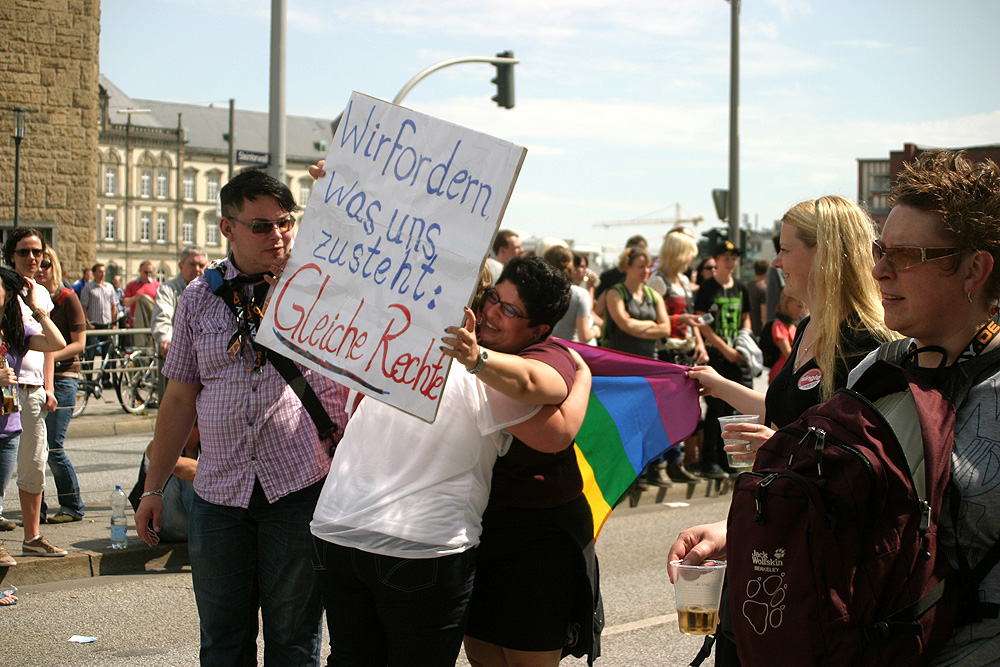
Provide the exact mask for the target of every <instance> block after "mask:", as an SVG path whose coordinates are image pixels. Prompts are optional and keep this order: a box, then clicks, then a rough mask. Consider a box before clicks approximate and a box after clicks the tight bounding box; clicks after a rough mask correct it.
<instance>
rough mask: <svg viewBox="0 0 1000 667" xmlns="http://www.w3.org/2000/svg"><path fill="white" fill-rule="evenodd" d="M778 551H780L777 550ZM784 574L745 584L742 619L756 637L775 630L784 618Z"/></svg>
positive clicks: (760, 578)
mask: <svg viewBox="0 0 1000 667" xmlns="http://www.w3.org/2000/svg"><path fill="white" fill-rule="evenodd" d="M779 551H780V549H779ZM787 589H788V584H786V583H785V575H784V573H782V574H780V575H777V574H773V575H771V576H770V577H757V578H756V579H751V580H750V581H748V582H747V598H749V599H747V600H744V601H743V617H744V618H745V619H747V621H749V622H750V626H751V627H752V628H753V629H754V632H756V633H757V634H758V635H762V634H764V632H765V631H766V630H767V629H768V628H769V627H770V628H777V627H779V626H780V625H781V621H782V620H783V619H784V617H785V605H784V602H785V591H786V590H787Z"/></svg>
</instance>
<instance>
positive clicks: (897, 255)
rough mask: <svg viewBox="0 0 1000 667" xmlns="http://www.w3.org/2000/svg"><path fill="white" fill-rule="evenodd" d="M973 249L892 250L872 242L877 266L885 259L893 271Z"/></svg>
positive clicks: (903, 248) (905, 247)
mask: <svg viewBox="0 0 1000 667" xmlns="http://www.w3.org/2000/svg"><path fill="white" fill-rule="evenodd" d="M972 249H973V248H943V247H936V248H911V247H909V246H904V247H900V248H890V247H888V246H884V245H882V243H881V242H879V241H872V257H873V258H874V259H875V263H876V264H877V263H878V261H879V260H880V259H882V258H883V257H885V259H886V261H887V262H888V263H889V266H890V267H892V270H893V271H906V270H907V269H912V268H913V267H915V266H917V265H918V264H923V263H924V262H930V261H932V260H935V259H944V258H945V257H954V256H955V255H957V254H959V253H962V252H965V251H966V250H972Z"/></svg>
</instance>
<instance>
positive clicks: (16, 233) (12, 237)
mask: <svg viewBox="0 0 1000 667" xmlns="http://www.w3.org/2000/svg"><path fill="white" fill-rule="evenodd" d="M29 236H37V237H38V240H39V241H41V242H42V250H43V251H44V250H45V249H46V248H48V245H46V243H45V237H44V236H42V233H41V232H40V231H38V230H37V229H35V228H34V227H18V228H17V229H14V230H11V232H10V234H8V235H7V240H6V241H5V242H4V244H3V260H4V261H5V262H7V263H8V264H10V265H11V266H14V249H15V248H16V247H17V244H18V243H20V242H21V239H26V238H28V237H29Z"/></svg>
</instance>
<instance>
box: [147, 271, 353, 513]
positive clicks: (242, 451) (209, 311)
mask: <svg viewBox="0 0 1000 667" xmlns="http://www.w3.org/2000/svg"><path fill="white" fill-rule="evenodd" d="M222 270H223V275H224V277H225V278H226V279H230V278H233V277H234V276H237V275H239V271H238V270H237V269H236V267H235V266H233V264H232V261H231V258H230V259H227V260H226V261H224V262H223V263H222ZM235 331H236V319H235V317H233V314H232V312H230V310H229V308H228V307H227V306H226V304H225V303H224V302H223V300H222V299H221V298H219V297H217V296H216V295H215V294H213V293H212V291H211V289H210V288H209V286H208V281H207V280H206V279H205V278H204V277H200V278H197V279H195V280H193V281H192V282H191V284H190V285H189V286H188V288H187V290H186V291H185V292H184V294H183V297H182V298H181V299H180V303H179V305H178V307H177V316H176V319H175V321H174V337H173V339H172V341H171V343H170V352H169V354H168V355H167V360H166V363H165V364H164V366H163V374H164V375H166V376H167V377H168V378H170V379H171V380H177V381H179V382H192V383H193V382H200V383H201V385H202V389H201V392H200V393H199V394H198V402H197V405H198V426H199V427H200V428H201V457H200V459H199V461H198V475H197V476H196V477H195V482H194V487H195V491H197V492H198V495H199V496H201V497H202V498H204V499H205V500H207V501H209V502H211V503H215V504H217V505H227V506H230V507H247V506H248V505H249V503H250V494H251V493H252V492H253V486H254V480H259V481H260V485H261V487H262V488H263V489H264V494H265V495H266V496H267V500H268V502H272V503H273V502H274V501H275V500H277V499H279V498H281V497H282V496H285V495H287V494H289V493H292V492H293V491H298V490H299V489H303V488H305V487H307V486H309V485H310V484H313V483H314V482H317V481H319V480H321V479H323V478H324V477H325V476H326V473H327V471H328V470H329V469H330V454H329V443H328V442H325V441H324V442H321V441H320V439H319V436H318V435H317V432H316V426H315V424H313V421H312V419H311V418H310V417H309V413H308V412H306V410H305V408H304V407H303V406H302V402H301V401H299V398H298V396H296V395H295V393H294V392H293V391H292V390H291V388H290V387H289V386H288V384H287V383H286V382H285V380H284V379H283V378H282V377H281V375H279V374H278V372H277V371H276V370H275V369H274V366H272V365H271V364H266V365H265V366H264V368H263V369H262V372H258V371H254V370H248V369H252V368H253V362H254V355H253V352H252V350H251V349H250V346H249V345H248V346H246V347H245V349H243V350H241V351H240V354H238V355H231V354H229V353H228V352H227V351H226V348H227V346H228V345H229V339H230V338H231V337H232V335H233V333H235ZM300 370H302V372H303V375H304V376H305V378H306V380H308V382H309V384H310V385H311V386H312V388H313V390H314V391H315V392H316V395H317V396H319V398H320V401H321V402H322V403H323V406H324V407H325V408H326V411H327V414H329V415H330V418H331V419H332V420H333V421H334V423H336V424H338V425H339V426H340V431H339V433H338V437H339V435H341V434H343V429H344V426H345V425H346V423H347V415H346V413H345V412H344V405H345V400H346V398H347V389H345V388H344V387H343V386H342V385H339V384H337V383H335V382H333V381H332V380H329V379H327V378H326V377H324V376H322V375H320V374H319V373H316V372H315V371H312V370H308V369H305V368H302V367H300ZM161 418H169V415H161Z"/></svg>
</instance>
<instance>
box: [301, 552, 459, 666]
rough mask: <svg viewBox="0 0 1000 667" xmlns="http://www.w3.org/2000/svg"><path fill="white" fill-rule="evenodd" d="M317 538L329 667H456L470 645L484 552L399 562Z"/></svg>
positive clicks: (404, 559) (409, 559)
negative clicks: (475, 585) (472, 604)
mask: <svg viewBox="0 0 1000 667" xmlns="http://www.w3.org/2000/svg"><path fill="white" fill-rule="evenodd" d="M314 539H315V548H316V556H315V559H316V575H317V577H318V578H319V583H320V588H321V589H322V591H323V603H324V604H325V605H326V625H327V629H328V630H329V632H330V659H329V662H328V663H327V664H328V665H350V666H351V667H384V666H385V665H389V666H390V667H404V666H406V667H408V666H409V665H420V667H452V666H453V665H454V664H455V660H456V659H457V658H458V653H459V651H460V650H461V648H462V637H463V636H464V635H465V626H466V624H467V622H468V620H469V600H470V598H471V597H472V582H473V578H474V576H475V573H476V550H475V549H469V550H467V551H464V552H462V553H459V554H452V555H449V556H440V557H438V558H394V557H392V556H380V555H378V554H373V553H369V552H367V551H362V550H360V549H351V548H348V547H342V546H339V545H336V544H332V543H330V542H326V541H324V540H321V539H319V538H314Z"/></svg>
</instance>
